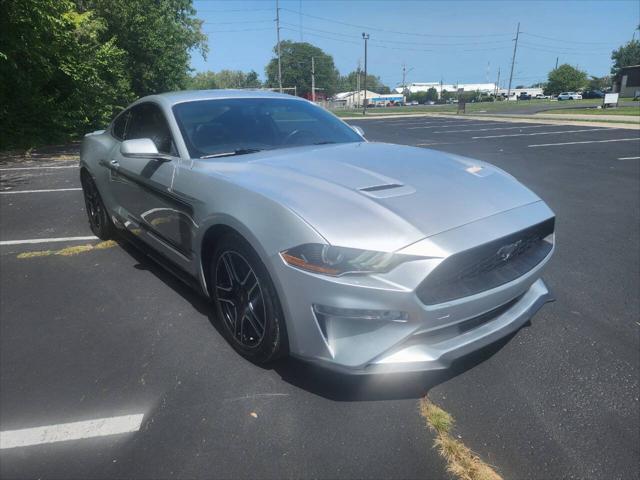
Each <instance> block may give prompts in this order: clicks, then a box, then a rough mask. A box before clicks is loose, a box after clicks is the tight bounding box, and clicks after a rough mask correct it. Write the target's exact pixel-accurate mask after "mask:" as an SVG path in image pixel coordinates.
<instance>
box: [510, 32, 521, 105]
mask: <svg viewBox="0 0 640 480" xmlns="http://www.w3.org/2000/svg"><path fill="white" fill-rule="evenodd" d="M519 37H520V22H518V30H517V31H516V43H515V45H514V46H513V57H512V58H511V73H510V74H509V88H508V89H507V101H508V100H509V99H510V98H511V81H512V80H513V66H514V65H515V63H516V51H517V50H518V38H519Z"/></svg>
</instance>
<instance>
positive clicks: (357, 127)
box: [351, 125, 364, 138]
mask: <svg viewBox="0 0 640 480" xmlns="http://www.w3.org/2000/svg"><path fill="white" fill-rule="evenodd" d="M351 128H352V129H353V131H354V132H356V133H357V134H358V135H360V136H361V137H362V138H364V130H363V129H362V127H359V126H358V125H351Z"/></svg>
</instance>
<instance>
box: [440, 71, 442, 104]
mask: <svg viewBox="0 0 640 480" xmlns="http://www.w3.org/2000/svg"><path fill="white" fill-rule="evenodd" d="M440 100H442V76H440Z"/></svg>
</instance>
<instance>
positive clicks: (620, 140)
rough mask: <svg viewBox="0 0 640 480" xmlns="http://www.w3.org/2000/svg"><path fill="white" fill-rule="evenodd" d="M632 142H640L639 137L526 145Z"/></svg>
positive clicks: (546, 145)
mask: <svg viewBox="0 0 640 480" xmlns="http://www.w3.org/2000/svg"><path fill="white" fill-rule="evenodd" d="M633 140H640V137H634V138H612V139H610V140H586V141H584V142H562V143H541V144H539V145H527V147H554V146H556V145H577V144H579V143H608V142H631V141H633Z"/></svg>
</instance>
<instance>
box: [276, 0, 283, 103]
mask: <svg viewBox="0 0 640 480" xmlns="http://www.w3.org/2000/svg"><path fill="white" fill-rule="evenodd" d="M276 32H277V37H278V87H279V88H280V93H282V63H281V62H280V4H279V3H278V0H276Z"/></svg>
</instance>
